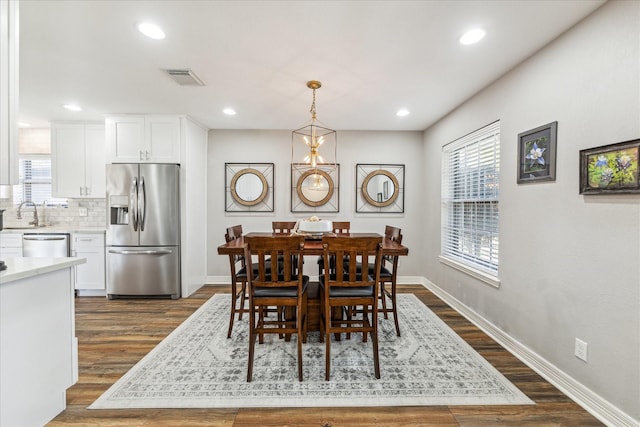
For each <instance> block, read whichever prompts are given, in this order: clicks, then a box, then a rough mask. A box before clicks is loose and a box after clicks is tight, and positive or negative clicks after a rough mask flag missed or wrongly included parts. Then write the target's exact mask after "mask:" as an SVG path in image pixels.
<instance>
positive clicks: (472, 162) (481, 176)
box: [440, 121, 500, 286]
mask: <svg viewBox="0 0 640 427" xmlns="http://www.w3.org/2000/svg"><path fill="white" fill-rule="evenodd" d="M499 177H500V122H499V121H497V122H494V123H491V124H490V125H487V126H485V127H483V128H481V129H478V130H477V131H475V132H472V133H470V134H468V135H466V136H463V137H462V138H459V139H457V140H455V141H453V142H451V143H449V144H447V145H445V146H444V147H443V149H442V216H441V218H442V226H441V229H442V230H441V231H442V241H441V255H440V260H441V262H443V263H445V264H448V265H450V266H452V267H454V268H457V269H459V270H462V271H464V272H465V273H468V274H470V275H472V276H474V277H476V278H478V279H480V280H482V281H484V282H487V283H489V284H491V285H494V286H499V280H498V261H499V257H498V255H499V251H498V249H499V240H500V239H499V209H498V208H499Z"/></svg>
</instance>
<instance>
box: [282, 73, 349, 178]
mask: <svg viewBox="0 0 640 427" xmlns="http://www.w3.org/2000/svg"><path fill="white" fill-rule="evenodd" d="M321 86H322V84H321V83H320V82H319V81H317V80H311V81H308V82H307V87H308V88H309V89H311V90H313V101H312V103H311V109H310V110H309V112H310V113H311V121H310V122H309V123H308V124H307V125H306V126H303V127H301V128H300V129H296V130H294V131H292V132H291V163H298V164H300V162H302V163H303V164H305V165H308V167H309V169H316V170H318V169H322V170H331V169H334V168H335V166H336V157H337V151H338V134H337V132H336V131H335V130H333V129H329V128H328V127H326V126H325V125H324V124H323V123H321V122H320V121H319V120H318V119H317V117H316V90H318V89H320V87H321ZM321 150H322V153H321V152H320V151H321Z"/></svg>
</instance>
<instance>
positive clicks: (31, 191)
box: [12, 128, 67, 207]
mask: <svg viewBox="0 0 640 427" xmlns="http://www.w3.org/2000/svg"><path fill="white" fill-rule="evenodd" d="M18 156H19V158H18V178H19V184H18V185H15V186H13V195H12V196H13V204H14V205H15V206H17V205H19V204H20V203H22V202H24V201H26V200H31V201H32V202H34V203H35V204H37V205H42V203H43V202H45V201H46V202H47V205H48V206H54V205H57V206H65V207H66V206H67V200H66V199H54V198H52V197H51V133H50V131H49V129H46V128H42V129H26V128H21V129H20V130H19V133H18Z"/></svg>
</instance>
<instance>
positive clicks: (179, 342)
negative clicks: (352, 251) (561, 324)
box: [89, 294, 533, 409]
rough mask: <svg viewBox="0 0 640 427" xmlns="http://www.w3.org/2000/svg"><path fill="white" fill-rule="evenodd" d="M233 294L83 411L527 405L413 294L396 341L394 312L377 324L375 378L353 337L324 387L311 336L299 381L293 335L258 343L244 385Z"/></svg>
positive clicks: (336, 355)
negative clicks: (288, 338) (249, 379)
mask: <svg viewBox="0 0 640 427" xmlns="http://www.w3.org/2000/svg"><path fill="white" fill-rule="evenodd" d="M230 298H231V297H230V295H228V294H216V295H214V296H213V297H211V299H209V300H208V301H207V302H205V303H204V304H203V305H202V307H200V308H199V309H198V310H197V311H196V312H195V313H194V314H193V315H191V317H189V318H188V319H187V320H185V322H184V323H183V324H182V325H180V326H179V327H178V328H177V329H176V330H175V331H173V332H172V333H171V334H170V335H169V336H168V337H167V338H165V339H164V340H163V341H162V342H161V343H160V344H158V346H157V347H156V348H154V349H153V350H152V351H151V352H149V354H147V355H146V356H145V357H144V358H143V359H142V360H141V361H140V362H138V363H137V364H136V365H135V366H134V367H133V368H131V370H130V371H129V372H127V373H126V374H125V375H124V376H123V377H122V378H121V379H119V380H118V381H117V382H116V383H115V384H114V385H113V386H111V387H110V388H109V390H107V391H106V392H105V393H104V394H103V395H102V396H101V397H100V398H99V399H98V400H96V401H95V402H94V403H93V404H92V405H91V406H90V407H89V409H124V408H244V407H326V406H329V407H345V406H416V405H418V406H425V405H522V404H533V402H532V401H531V400H530V399H529V398H528V397H526V396H525V395H524V394H523V393H522V392H521V391H520V390H518V388H516V387H515V386H514V385H513V384H512V383H511V382H509V381H508V380H507V379H506V378H505V377H504V376H503V375H502V374H500V372H498V371H497V370H496V369H495V368H494V367H493V366H491V364H489V363H488V362H487V361H486V360H485V359H484V358H482V357H481V356H480V355H479V354H478V353H477V352H476V351H475V350H473V349H472V348H471V347H470V346H469V345H468V344H467V343H466V342H465V341H464V340H462V339H461V338H460V337H459V336H458V335H457V334H456V333H455V332H454V331H453V330H451V329H450V328H449V327H448V326H447V325H446V324H444V323H443V322H442V321H441V320H440V319H439V318H438V317H437V316H436V315H435V314H434V313H433V312H432V311H431V310H429V309H428V308H427V307H426V306H425V305H424V304H423V303H422V302H421V301H420V300H418V298H417V297H416V296H415V295H412V294H402V295H399V296H398V311H399V313H400V315H399V320H400V328H401V332H402V336H401V337H397V336H396V333H395V328H394V324H393V320H392V318H391V316H390V318H389V319H384V318H382V317H381V318H380V320H379V325H380V328H379V347H380V366H381V374H382V375H381V376H382V378H381V379H379V380H376V379H375V377H374V373H373V363H372V347H371V340H368V342H367V343H363V342H362V335H360V334H356V335H352V337H351V339H349V340H345V339H344V338H343V339H342V340H341V341H337V342H336V341H332V344H331V355H332V359H331V380H330V381H325V380H324V365H325V360H324V353H325V347H324V346H325V344H323V343H320V342H319V333H318V332H316V333H310V334H309V338H308V342H307V343H306V344H304V345H303V346H304V347H303V348H304V355H303V365H304V381H303V382H299V381H298V375H297V367H296V366H297V365H296V342H295V340H296V338H295V337H292V339H291V341H290V342H285V340H283V339H279V338H278V336H277V335H268V336H266V337H265V343H264V344H262V345H260V344H256V354H255V363H254V368H253V381H252V382H250V383H248V382H247V381H246V377H247V353H248V324H247V318H246V316H245V317H244V318H243V320H241V321H236V322H235V323H234V329H233V336H232V337H231V338H229V339H227V337H226V333H227V324H228V323H227V322H228V320H229V309H230V308H229V301H230Z"/></svg>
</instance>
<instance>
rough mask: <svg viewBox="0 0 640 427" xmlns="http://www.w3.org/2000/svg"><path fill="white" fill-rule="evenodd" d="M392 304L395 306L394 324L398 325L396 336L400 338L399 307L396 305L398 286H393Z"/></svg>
mask: <svg viewBox="0 0 640 427" xmlns="http://www.w3.org/2000/svg"><path fill="white" fill-rule="evenodd" d="M391 304H392V305H393V307H392V311H393V322H394V323H395V324H396V335H397V336H400V322H399V321H398V306H397V304H396V284H395V283H392V284H391Z"/></svg>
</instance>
